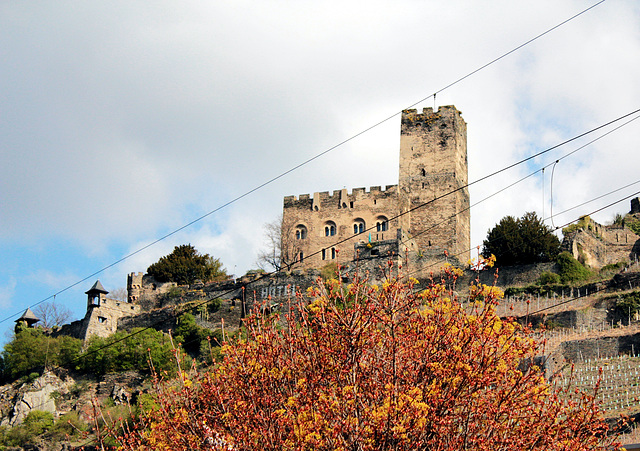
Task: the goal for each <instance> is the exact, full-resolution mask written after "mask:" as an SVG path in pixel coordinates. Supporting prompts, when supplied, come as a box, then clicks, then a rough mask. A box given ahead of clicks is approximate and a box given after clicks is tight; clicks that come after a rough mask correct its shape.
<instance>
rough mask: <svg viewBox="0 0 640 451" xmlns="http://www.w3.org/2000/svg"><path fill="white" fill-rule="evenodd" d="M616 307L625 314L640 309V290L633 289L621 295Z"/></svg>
mask: <svg viewBox="0 0 640 451" xmlns="http://www.w3.org/2000/svg"><path fill="white" fill-rule="evenodd" d="M616 308H617V309H618V311H619V312H620V313H621V314H623V315H627V314H629V313H630V314H633V313H636V312H638V311H640V291H632V292H631V293H627V294H624V295H622V296H620V298H619V299H618V302H617V303H616Z"/></svg>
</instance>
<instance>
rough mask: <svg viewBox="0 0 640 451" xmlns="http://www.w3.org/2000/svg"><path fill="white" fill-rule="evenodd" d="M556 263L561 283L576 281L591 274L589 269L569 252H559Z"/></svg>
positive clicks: (584, 278)
mask: <svg viewBox="0 0 640 451" xmlns="http://www.w3.org/2000/svg"><path fill="white" fill-rule="evenodd" d="M556 263H557V264H558V267H559V275H560V280H561V281H562V282H563V283H568V282H578V281H580V280H586V279H588V278H589V277H591V276H592V274H591V271H590V270H589V269H588V268H586V267H585V266H584V265H583V264H582V263H580V262H579V261H578V260H576V259H575V258H573V255H571V254H570V253H569V252H561V253H560V255H558V258H557V260H556Z"/></svg>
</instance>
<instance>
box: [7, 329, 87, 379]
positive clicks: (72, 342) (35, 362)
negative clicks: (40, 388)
mask: <svg viewBox="0 0 640 451" xmlns="http://www.w3.org/2000/svg"><path fill="white" fill-rule="evenodd" d="M81 348H82V341H81V340H78V339H77V338H72V337H68V336H62V337H56V338H51V337H49V336H47V335H46V334H45V333H44V332H43V330H42V329H39V328H27V329H23V330H21V331H19V332H18V333H16V334H15V335H14V336H13V339H12V340H11V341H10V342H9V343H7V344H6V345H5V347H4V351H3V353H2V354H3V355H2V357H3V358H2V360H3V364H4V371H3V376H4V378H5V379H6V380H10V381H14V380H16V379H18V378H20V377H23V376H27V377H26V379H25V381H28V380H29V379H33V378H36V377H38V376H39V374H40V373H41V372H42V371H43V370H44V366H45V362H46V363H47V364H48V365H50V366H63V367H64V366H67V365H69V363H70V362H71V361H73V360H74V359H75V358H76V357H77V356H78V355H79V353H80V350H81Z"/></svg>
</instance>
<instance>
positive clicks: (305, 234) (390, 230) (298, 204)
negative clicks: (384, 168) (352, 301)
mask: <svg viewBox="0 0 640 451" xmlns="http://www.w3.org/2000/svg"><path fill="white" fill-rule="evenodd" d="M397 188H398V187H397V186H396V185H391V186H387V187H386V189H384V190H382V189H380V187H379V186H374V187H371V188H370V189H369V191H366V190H365V188H355V189H353V191H352V192H351V193H349V192H348V191H347V190H346V189H343V190H339V191H334V192H333V194H329V192H321V193H314V195H313V197H311V196H309V195H308V194H307V195H301V196H299V198H296V197H295V196H288V197H285V198H284V208H283V221H282V223H283V234H284V235H285V236H284V237H283V242H284V243H286V244H287V245H288V247H289V248H290V249H291V250H290V254H291V255H299V254H300V253H302V254H303V258H302V262H300V263H299V264H298V265H296V266H295V268H299V269H313V268H316V269H317V268H321V267H322V266H323V265H325V264H327V263H330V262H337V263H346V262H349V261H351V260H353V258H354V244H356V243H358V242H360V241H368V240H369V237H371V240H373V241H382V240H385V239H389V238H390V237H395V230H396V229H397V228H398V223H397V220H391V218H393V217H394V216H396V214H397V213H396V211H397V199H398V196H397ZM378 224H380V226H379V227H378ZM382 224H384V225H382ZM332 227H333V228H332ZM371 227H373V230H370V231H368V232H364V233H361V231H364V230H367V229H369V228H371ZM383 229H384V230H383ZM323 249H324V250H325V251H324V255H323V251H322V250H323ZM336 250H337V251H338V252H337V253H336V252H335V251H336ZM314 254H315V255H314Z"/></svg>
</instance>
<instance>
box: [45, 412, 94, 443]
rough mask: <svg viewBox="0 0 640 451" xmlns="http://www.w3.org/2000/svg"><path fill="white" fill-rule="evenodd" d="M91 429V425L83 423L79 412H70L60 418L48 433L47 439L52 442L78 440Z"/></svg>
mask: <svg viewBox="0 0 640 451" xmlns="http://www.w3.org/2000/svg"><path fill="white" fill-rule="evenodd" d="M88 429H89V425H87V424H86V423H84V422H82V421H81V420H80V417H79V416H78V412H69V413H65V414H64V415H62V416H60V418H58V419H57V420H56V422H55V423H54V424H53V427H52V428H51V429H50V430H49V432H48V433H47V438H49V439H50V440H52V441H57V442H59V441H62V440H68V439H71V438H76V437H78V436H79V435H80V434H82V433H83V432H85V431H87V430H88Z"/></svg>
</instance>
